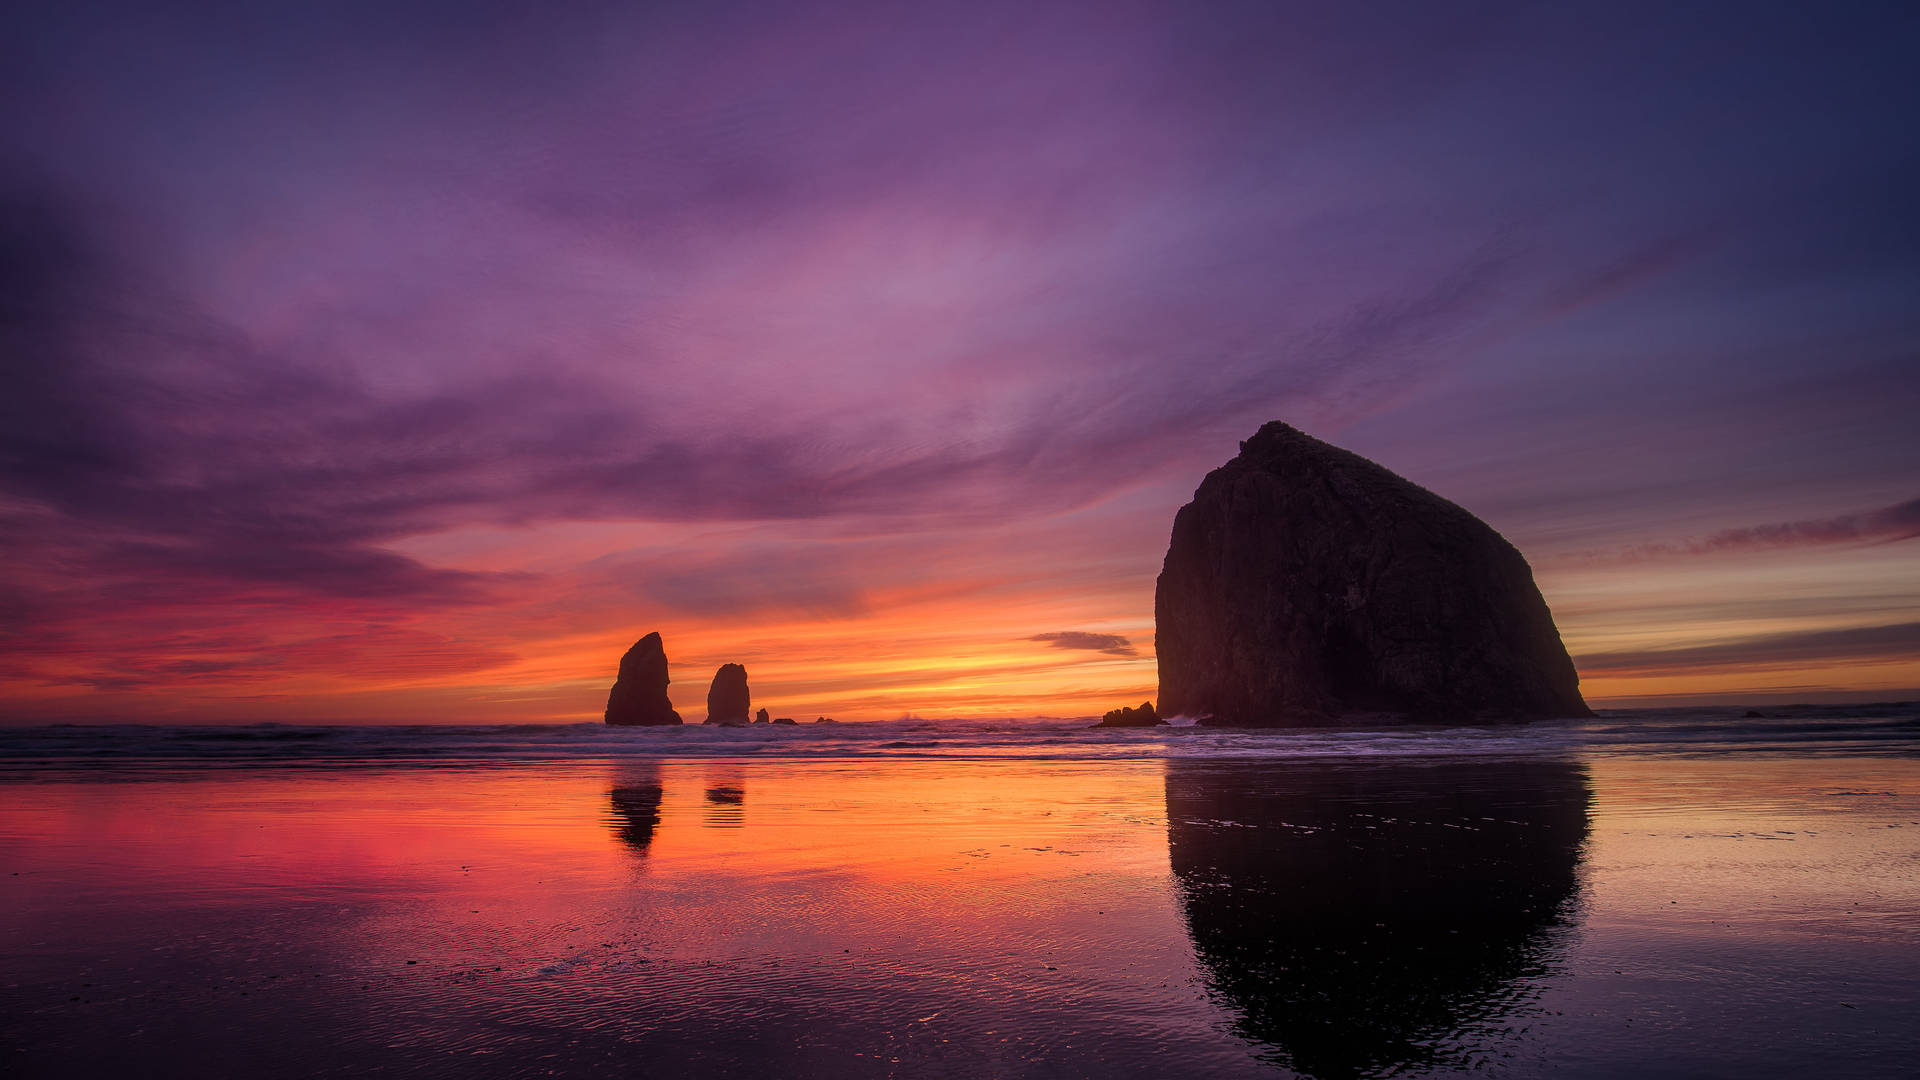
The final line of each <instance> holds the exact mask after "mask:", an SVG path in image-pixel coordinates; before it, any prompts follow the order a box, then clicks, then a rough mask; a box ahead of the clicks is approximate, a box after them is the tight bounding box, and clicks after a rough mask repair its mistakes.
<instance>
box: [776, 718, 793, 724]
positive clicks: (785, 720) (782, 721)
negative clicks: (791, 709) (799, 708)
mask: <svg viewBox="0 0 1920 1080" xmlns="http://www.w3.org/2000/svg"><path fill="white" fill-rule="evenodd" d="M773 722H774V723H776V724H789V725H791V724H793V717H791V716H776V717H774V718H773Z"/></svg>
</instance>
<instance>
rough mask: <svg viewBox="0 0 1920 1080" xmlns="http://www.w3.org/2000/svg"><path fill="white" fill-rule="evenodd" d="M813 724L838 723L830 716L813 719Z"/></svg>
mask: <svg viewBox="0 0 1920 1080" xmlns="http://www.w3.org/2000/svg"><path fill="white" fill-rule="evenodd" d="M813 722H814V723H816V724H837V723H839V722H840V721H838V720H835V719H834V718H833V717H831V716H819V717H815V718H814V721H813Z"/></svg>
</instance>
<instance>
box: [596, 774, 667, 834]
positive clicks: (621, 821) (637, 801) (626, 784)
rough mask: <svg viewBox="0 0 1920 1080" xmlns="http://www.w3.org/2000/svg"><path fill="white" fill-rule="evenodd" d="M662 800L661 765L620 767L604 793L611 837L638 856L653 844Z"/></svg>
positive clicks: (658, 823)
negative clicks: (610, 785)
mask: <svg viewBox="0 0 1920 1080" xmlns="http://www.w3.org/2000/svg"><path fill="white" fill-rule="evenodd" d="M661 797H662V796H661V787H660V766H659V765H658V764H656V763H653V762H646V763H641V764H631V765H623V766H621V767H620V770H619V771H618V772H616V773H615V774H614V777H613V788H612V790H610V791H608V792H607V801H608V802H609V803H610V804H611V805H612V807H613V815H612V822H613V833H614V835H615V836H617V837H619V838H620V840H621V842H622V843H624V844H626V845H627V846H628V847H630V848H632V849H633V850H634V851H636V852H638V853H639V854H641V855H645V854H646V853H647V849H648V848H649V847H651V846H652V845H653V830H654V829H656V828H658V827H659V825H660V799H661Z"/></svg>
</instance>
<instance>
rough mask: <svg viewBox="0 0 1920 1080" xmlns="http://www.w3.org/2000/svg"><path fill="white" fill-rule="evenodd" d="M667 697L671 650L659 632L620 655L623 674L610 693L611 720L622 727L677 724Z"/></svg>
mask: <svg viewBox="0 0 1920 1080" xmlns="http://www.w3.org/2000/svg"><path fill="white" fill-rule="evenodd" d="M679 722H680V714H679V713H677V712H675V711H673V702H671V701H668V700H667V650H666V646H665V645H664V644H662V642H661V641H660V635H659V633H658V632H655V633H651V634H648V635H647V636H646V637H643V638H641V639H640V640H639V641H636V642H634V643H633V648H631V649H628V650H627V654H626V655H625V656H622V657H621V658H620V675H619V677H618V678H616V679H615V680H614V683H613V689H612V691H610V692H609V693H608V694H607V723H609V724H614V725H617V726H621V727H652V726H656V725H659V724H677V723H679Z"/></svg>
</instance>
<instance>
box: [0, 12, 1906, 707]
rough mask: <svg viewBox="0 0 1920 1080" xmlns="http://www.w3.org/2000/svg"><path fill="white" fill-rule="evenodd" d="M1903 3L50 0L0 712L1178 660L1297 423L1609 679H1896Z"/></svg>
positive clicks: (320, 703) (8, 201)
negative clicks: (1263, 452) (1433, 516)
mask: <svg viewBox="0 0 1920 1080" xmlns="http://www.w3.org/2000/svg"><path fill="white" fill-rule="evenodd" d="M1916 56H1920V7H1916V6H1915V5H1912V4H1910V3H1908V4H1853V3H1826V4H1792V5H1788V4H1780V5H1774V4H1761V3H1738V4H1722V5H1713V4H1674V3H1671V2H1662V3H1650V4H1636V3H1612V4H1604V5H1601V4H1593V5H1572V4H1471V3H1447V4H1434V3H1425V2H1410V3H1405V4H1368V5H1357V4H1328V5H1318V4H1286V3H1248V4H1234V3H1226V2H1208V3H1167V4H1131V3H1119V2H1114V3H1094V4H1087V5H1060V4H1047V3H1036V2H1033V0H1023V2H1019V3H1007V4H998V3H993V2H982V0H969V2H966V3H960V4H954V5H951V6H941V5H935V4H919V3H912V4H908V3H876V4H858V3H836V4H824V5H813V6H802V5H793V4H777V5H766V6H764V7H758V6H752V5H735V4H721V3H687V4H656V5H646V6H644V7H643V6H642V5H638V4H606V5H599V4H593V3H578V4H574V3H568V4H544V3H516V4H489V3H484V2H475V0H463V2H461V3H457V4H456V3H439V2H407V3H393V2H390V0H382V2H378V3H374V2H362V0H345V2H332V3H327V4H310V5H284V4H241V3H230V4H219V3H208V4H200V5H189V4H168V5H155V4H126V5H111V4H90V3H62V4H54V3H51V2H40V0H28V2H27V3H23V4H10V5H7V6H6V8H5V10H4V13H0V340H3V341H4V346H3V348H4V364H3V366H0V723H42V722H47V721H54V720H114V719H127V720H155V721H157V720H170V721H190V720H205V721H240V720H283V721H309V720H378V721H408V722H497V721H521V720H526V721H580V720H593V719H598V718H599V716H600V712H601V709H602V708H603V707H604V706H605V703H606V694H607V687H608V685H609V683H610V682H611V681H612V677H613V671H614V668H615V665H616V664H617V662H618V659H619V657H620V654H621V652H622V651H623V650H625V648H626V647H627V646H628V645H630V644H632V642H633V641H634V640H635V639H636V638H638V637H640V636H641V635H642V634H645V633H647V632H648V631H651V630H658V631H660V632H661V633H662V634H663V635H664V637H665V640H666V647H667V653H668V656H669V658H670V659H671V661H672V677H673V685H672V688H671V693H672V697H673V700H674V702H675V704H676V705H677V706H678V707H679V709H680V710H681V711H682V713H683V714H686V715H687V716H688V718H689V719H691V720H698V719H700V718H701V717H702V716H703V715H704V712H705V705H704V700H705V693H706V688H707V682H708V680H709V679H710V678H711V677H712V674H713V671H714V669H715V668H716V667H717V666H718V665H719V664H721V663H722V662H725V661H738V662H741V663H744V664H745V665H746V666H747V668H748V670H749V672H750V673H751V678H752V686H753V693H754V699H755V704H756V705H760V704H765V705H766V706H767V707H769V708H770V709H771V710H773V712H774V713H775V714H776V715H792V716H797V717H803V718H807V719H811V718H812V717H814V716H816V715H822V714H824V715H829V716H836V717H839V718H842V719H881V718H892V717H898V716H901V715H903V714H915V715H921V716H927V717H940V716H1033V715H1053V716H1075V715H1086V714H1091V713H1098V712H1100V711H1103V710H1105V709H1108V708H1112V707H1115V706H1118V705H1121V704H1131V703H1137V702H1138V701H1140V700H1142V699H1143V698H1148V697H1151V696H1153V694H1154V688H1155V682H1156V676H1155V667H1154V657H1153V582H1154V575H1155V574H1156V573H1157V572H1158V570H1159V565H1160V560H1161V557H1162V556H1163V555H1164V553H1165V550H1166V543H1167V539H1168V535H1169V531H1170V528H1171V524H1172V519H1173V513H1174V511H1175V510H1176V509H1177V508H1178V507H1179V506H1180V505H1181V504H1182V503H1183V502H1185V501H1186V500H1187V499H1188V498H1189V497H1190V496H1191V494H1192V492H1193V489H1194V488H1195V486H1196V485H1197V484H1198V483H1199V481H1200V478H1201V477H1202V476H1203V475H1204V474H1205V473H1206V472H1207V470H1209V469H1211V468H1213V467H1215V466H1218V465H1219V464H1221V463H1223V462H1224V461H1226V460H1227V459H1228V458H1230V457H1231V456H1232V455H1233V454H1234V452H1235V449H1236V444H1237V442H1238V441H1239V440H1240V439H1242V438H1245V437H1247V436H1248V435H1250V434H1252V432H1253V431H1254V429H1255V428H1257V427H1258V426H1259V424H1260V423H1261V422H1263V421H1266V420H1271V419H1285V420H1287V421H1289V422H1291V423H1293V424H1295V425H1296V426H1299V427H1301V428H1303V429H1304V430H1306V431H1308V432H1310V433H1312V434H1314V435H1317V436H1319V437H1321V438H1324V439H1328V440H1330V441H1332V442H1335V443H1338V444H1340V445H1343V446H1346V447H1349V448H1351V449H1353V450H1355V451H1357V452H1359V453H1362V454H1364V455H1366V456H1368V457H1370V458H1373V459H1374V460H1376V461H1379V462H1381V463H1382V464H1384V465H1386V466H1387V467H1389V468H1391V469H1393V470H1395V471H1397V472H1399V473H1401V474H1403V475H1405V476H1407V477H1409V478H1411V479H1413V480H1415V481H1416V482H1418V483H1421V484H1423V485H1425V486H1427V487H1429V488H1431V489H1433V490H1434V491H1436V492H1438V493H1440V494H1442V495H1444V496H1446V497H1448V498H1450V499H1452V500H1454V501H1456V502H1458V503H1460V504H1461V505H1463V506H1465V507H1466V508H1468V509H1469V510H1472V511H1473V512H1474V513H1476V514H1478V515H1480V516H1481V517H1482V518H1484V519H1485V520H1487V521H1488V522H1489V523H1491V524H1492V525H1493V526H1494V527H1495V528H1497V529H1499V530H1500V531H1501V532H1503V533H1504V534H1505V535H1506V536H1507V537H1508V538H1509V539H1510V540H1512V541H1513V542H1514V543H1515V544H1516V545H1517V546H1518V547H1519V548H1520V550H1521V551H1522V552H1523V553H1525V554H1526V556H1527V557H1528V559H1529V560H1530V561H1531V562H1532V564H1533V566H1534V570H1535V574H1536V577H1537V579H1538V581H1539V583H1540V585H1541V587H1542V590H1543V591H1544V593H1545V594H1546V597H1547V600H1548V602H1549V604H1550V605H1551V606H1552V608H1553V611H1554V614H1555V616H1556V619H1557V621H1558V623H1559V626H1560V631H1561V634H1562V636H1563V638H1564V639H1565V641H1566V643H1567V645H1568V648H1569V651H1570V652H1571V653H1572V654H1573V656H1574V659H1575V662H1576V664H1577V665H1578V667H1579V668H1580V671H1581V674H1582V678H1583V684H1582V686H1583V690H1584V691H1585V692H1586V694H1587V696H1588V698H1589V700H1590V701H1592V702H1593V703H1594V704H1596V705H1600V706H1605V705H1608V704H1627V703H1655V702H1685V701H1692V700H1699V699H1701V698H1700V696H1702V695H1704V696H1706V697H1707V698H1710V699H1716V700H1726V701H1743V702H1745V701H1752V702H1761V701H1769V700H1788V699H1794V700H1824V699H1834V698H1838V697H1846V696H1848V695H1853V696H1855V697H1860V698H1886V697H1901V696H1915V695H1920V690H1916V688H1920V195H1916V192H1920V122H1916V117H1920V78H1917V77H1916V75H1915V59H1914V58H1915V57H1916Z"/></svg>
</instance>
